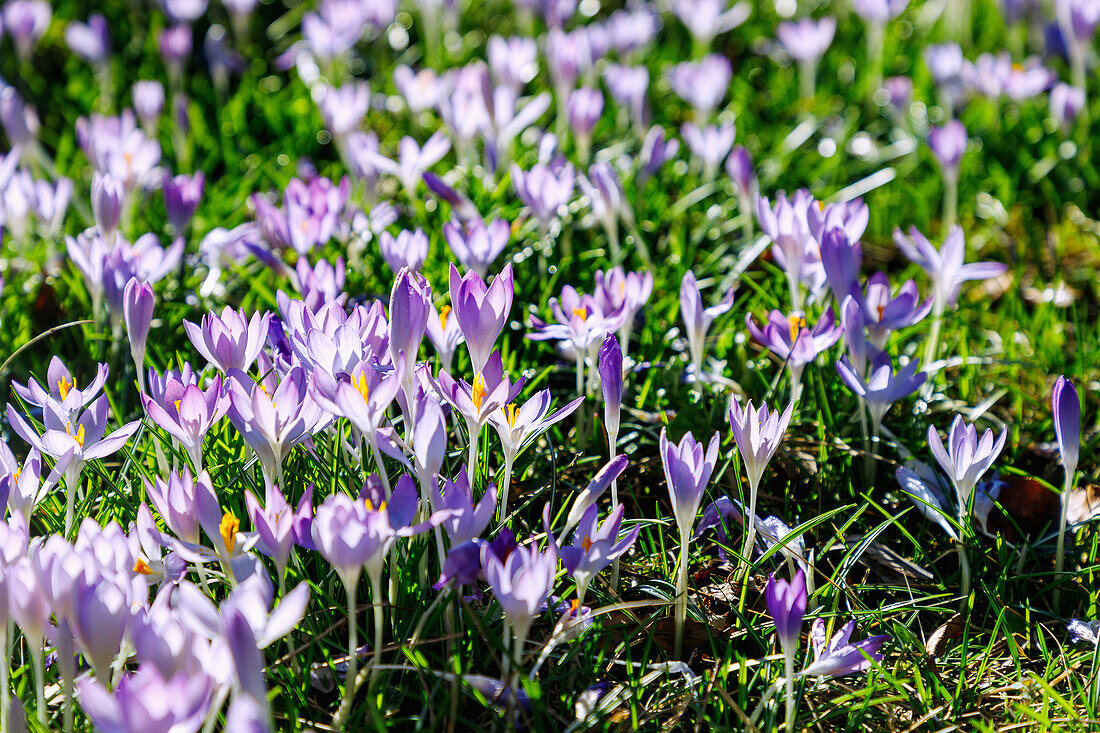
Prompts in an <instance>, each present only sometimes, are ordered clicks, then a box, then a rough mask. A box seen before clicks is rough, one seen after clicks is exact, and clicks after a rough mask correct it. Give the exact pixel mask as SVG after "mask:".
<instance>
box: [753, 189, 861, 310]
mask: <svg viewBox="0 0 1100 733" xmlns="http://www.w3.org/2000/svg"><path fill="white" fill-rule="evenodd" d="M812 205H813V197H811V196H810V194H809V192H808V191H805V190H799V191H796V192H795V195H794V197H793V198H791V199H788V198H787V195H786V194H785V193H783V192H782V191H780V192H779V195H778V196H776V199H775V205H774V206H773V205H772V204H771V202H769V201H768V199H766V198H764V197H763V196H757V199H756V219H757V221H758V222H759V223H760V228H761V229H762V230H763V231H764V233H765V234H767V235H768V238H769V239H771V240H772V257H773V258H774V259H775V262H776V264H778V265H779V266H780V267H782V268H783V271H784V272H786V273H787V285H788V288H789V289H790V295H791V306H792V307H793V308H794V309H795V310H799V309H800V308H801V307H802V290H801V289H800V287H799V283H800V281H801V280H802V271H803V267H804V263H805V261H806V250H807V247H808V245H809V243H810V242H811V240H812V236H813V235H812V234H811V232H810V222H809V218H808V213H807V212H808V210H809V209H811V208H813V206H812ZM855 238H856V239H858V237H855Z"/></svg>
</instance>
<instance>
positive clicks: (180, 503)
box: [145, 467, 223, 544]
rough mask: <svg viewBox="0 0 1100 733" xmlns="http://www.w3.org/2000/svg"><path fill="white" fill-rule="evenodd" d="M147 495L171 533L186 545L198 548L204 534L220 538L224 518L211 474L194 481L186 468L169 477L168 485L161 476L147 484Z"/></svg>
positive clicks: (201, 474) (205, 473) (203, 474)
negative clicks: (219, 526)
mask: <svg viewBox="0 0 1100 733" xmlns="http://www.w3.org/2000/svg"><path fill="white" fill-rule="evenodd" d="M145 494H146V496H148V497H149V501H151V502H152V504H153V506H154V507H155V508H156V510H157V513H158V514H159V515H160V517H161V519H162V520H163V521H164V524H165V525H166V526H167V527H168V529H170V530H171V531H172V532H173V533H174V534H175V535H176V536H177V537H178V538H179V539H181V540H183V541H184V542H187V543H190V544H198V543H199V540H200V539H201V537H200V534H199V533H200V530H201V531H203V532H205V533H206V534H207V535H209V536H212V537H213V536H217V535H218V525H219V524H220V523H221V520H222V516H223V515H222V510H221V505H220V504H219V503H218V495H217V493H215V491H214V486H213V484H212V483H211V481H210V474H208V473H207V472H205V471H203V472H202V473H200V474H199V475H198V476H197V477H193V476H192V474H191V471H190V470H189V469H187V468H186V467H185V468H184V469H183V471H182V472H179V473H177V472H172V473H170V474H168V480H167V481H165V480H164V479H162V478H160V477H159V476H158V477H156V478H155V479H154V481H153V483H151V484H150V483H148V482H146V483H145Z"/></svg>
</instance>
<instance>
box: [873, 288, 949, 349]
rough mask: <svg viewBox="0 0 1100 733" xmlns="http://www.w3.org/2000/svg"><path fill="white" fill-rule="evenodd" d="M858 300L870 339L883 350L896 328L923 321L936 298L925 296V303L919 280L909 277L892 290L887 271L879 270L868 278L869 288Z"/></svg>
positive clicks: (877, 347)
mask: <svg viewBox="0 0 1100 733" xmlns="http://www.w3.org/2000/svg"><path fill="white" fill-rule="evenodd" d="M858 303H859V305H860V307H861V309H862V311H863V316H864V323H865V325H866V328H867V335H868V340H869V341H870V342H871V345H872V346H874V347H875V348H876V349H878V350H879V351H883V350H885V349H886V340H887V339H888V338H889V336H890V334H891V333H892V332H894V331H897V330H898V329H902V328H907V327H909V326H912V325H914V324H916V323H919V322H920V321H922V320H924V317H925V316H927V315H928V314H929V312H931V310H932V298H931V297H929V298H925V300H924V302H923V303H922V302H921V300H920V294H919V293H918V292H917V284H916V283H915V282H913V281H912V280H906V281H905V282H904V283H902V285H901V287H899V288H898V289H897V290H896V291H893V292H891V289H890V282H889V279H888V278H887V277H886V273H884V272H876V273H875V274H873V275H871V277H870V278H868V280H867V290H866V292H865V293H864V294H863V295H862V297H859V298H858Z"/></svg>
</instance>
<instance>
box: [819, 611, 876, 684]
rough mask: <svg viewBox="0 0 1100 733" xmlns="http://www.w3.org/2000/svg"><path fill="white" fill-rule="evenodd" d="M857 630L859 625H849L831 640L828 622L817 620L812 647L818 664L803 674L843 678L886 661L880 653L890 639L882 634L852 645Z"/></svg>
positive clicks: (850, 623) (852, 623) (850, 622)
mask: <svg viewBox="0 0 1100 733" xmlns="http://www.w3.org/2000/svg"><path fill="white" fill-rule="evenodd" d="M855 626H856V622H855V621H849V622H848V623H846V624H844V625H843V626H842V627H840V630H839V631H837V632H836V633H835V634H833V637H832V638H831V639H830V638H829V636H828V632H827V631H826V630H825V620H824V619H821V618H816V619H814V622H813V624H812V625H811V626H810V644H811V646H812V647H813V650H814V661H813V662H812V663H811V664H810V665H808V666H807V667H806V668H805V669H803V670H802V671H801V672H800V673H799V674H800V675H805V676H810V677H826V676H828V677H843V676H844V675H849V674H854V673H856V672H865V671H867V670H868V669H870V668H871V663H872V662H880V661H882V658H883V654H882V652H880V651H879V649H880V648H881V647H882V645H883V644H885V643H886V642H887V641H889V640H890V636H889V635H887V634H879V635H878V636H871V637H868V638H866V639H863V640H862V641H857V642H855V643H852V642H851V638H852V632H853V631H854V630H855Z"/></svg>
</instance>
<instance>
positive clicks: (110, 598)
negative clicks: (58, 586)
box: [69, 575, 134, 680]
mask: <svg viewBox="0 0 1100 733" xmlns="http://www.w3.org/2000/svg"><path fill="white" fill-rule="evenodd" d="M131 599H132V596H131V592H130V591H129V589H127V588H125V587H123V586H122V580H121V578H115V577H113V576H111V575H103V576H101V577H98V578H95V579H94V580H89V579H87V578H84V579H82V582H80V583H79V584H78V586H77V588H76V589H75V590H74V591H73V596H72V602H73V608H72V610H73V612H72V614H71V615H70V616H69V621H70V623H71V624H72V629H73V634H74V635H75V636H76V640H77V644H78V645H79V646H80V648H81V650H82V651H83V652H84V657H85V658H86V659H87V660H88V662H89V663H90V664H91V666H92V669H93V670H95V676H96V678H98V679H101V680H105V679H108V677H107V675H108V672H109V670H110V668H111V663H112V662H113V661H114V658H115V657H116V656H117V655H118V653H119V650H120V649H121V647H122V640H123V638H124V637H125V636H126V634H127V631H128V630H129V626H130V622H131V620H132V619H133V617H134V609H133V607H132V606H131Z"/></svg>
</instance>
